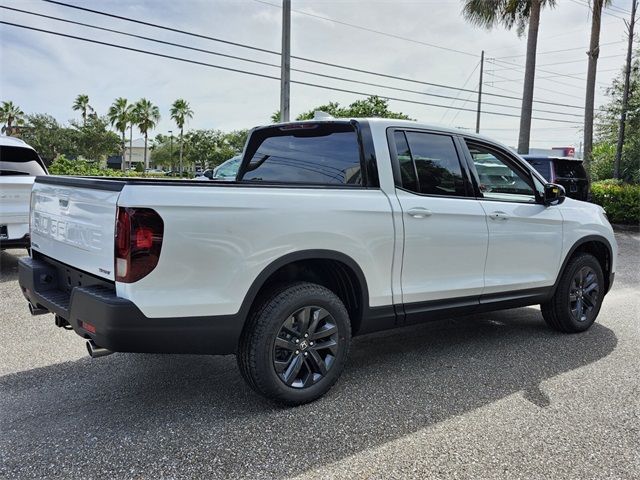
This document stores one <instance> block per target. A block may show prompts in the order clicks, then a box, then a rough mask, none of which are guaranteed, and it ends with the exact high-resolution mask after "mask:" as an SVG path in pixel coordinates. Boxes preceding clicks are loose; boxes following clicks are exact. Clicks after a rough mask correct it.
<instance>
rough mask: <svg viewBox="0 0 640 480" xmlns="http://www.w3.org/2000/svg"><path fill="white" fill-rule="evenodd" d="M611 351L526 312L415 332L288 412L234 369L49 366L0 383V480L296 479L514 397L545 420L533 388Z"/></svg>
mask: <svg viewBox="0 0 640 480" xmlns="http://www.w3.org/2000/svg"><path fill="white" fill-rule="evenodd" d="M77 340H78V341H81V340H80V339H79V338H78V339H77ZM43 341H44V339H43ZM616 343H617V339H616V336H615V334H614V333H613V332H612V331H611V330H609V329H608V328H605V327H603V326H601V325H599V324H597V323H596V324H595V325H594V326H593V328H592V329H591V330H589V331H588V332H586V333H583V334H579V335H561V334H557V333H554V332H552V331H550V330H548V329H547V328H546V326H545V325H544V323H543V321H542V319H541V316H540V312H539V310H537V309H534V308H523V309H517V310H510V311H504V312H496V313H491V314H486V315H481V316H475V317H465V318H461V319H456V320H449V321H443V322H437V323H432V324H427V325H421V326H413V327H409V328H405V329H402V330H396V331H392V332H386V333H379V334H375V335H371V336H367V337H361V338H357V339H355V341H354V344H353V348H352V352H351V357H350V361H349V363H348V366H347V369H346V371H345V372H344V375H343V377H342V379H341V380H340V381H339V382H338V384H337V385H336V386H335V387H334V389H333V390H332V391H331V392H330V393H329V394H328V395H327V396H326V397H324V398H322V399H320V400H319V401H317V402H315V403H313V404H310V405H305V406H302V407H298V408H294V409H282V408H278V407H274V406H272V405H271V404H269V403H267V402H265V401H263V400H261V399H260V398H259V397H257V396H256V395H255V394H254V393H253V392H252V391H251V390H250V389H249V388H248V387H247V386H246V385H245V384H244V383H243V381H242V379H241V378H240V374H239V372H238V369H237V368H236V364H235V359H234V358H233V357H206V356H157V355H134V354H115V355H112V356H109V357H105V358H102V359H97V360H90V359H88V358H87V359H83V360H79V361H75V362H68V363H63V364H58V365H52V366H49V367H45V368H40V369H35V370H30V371H26V372H21V373H17V374H12V375H7V376H5V377H2V378H0V412H1V413H0V432H1V433H0V452H2V453H0V458H1V459H2V461H1V462H0V476H4V475H7V474H9V475H8V476H11V474H13V475H16V476H17V477H20V478H24V477H42V476H47V477H50V478H51V477H56V476H57V477H60V478H65V477H66V478H68V477H70V476H82V474H81V472H82V469H83V468H86V469H87V471H89V472H91V474H92V475H95V476H100V475H101V474H107V475H108V476H109V478H115V477H121V476H122V477H145V478H158V477H160V476H163V477H172V478H176V477H184V478H187V477H193V476H208V477H214V476H215V477H226V478H234V477H240V476H247V477H254V478H257V477H263V478H274V477H284V476H288V475H295V474H297V473H301V472H303V471H306V470H308V469H313V468H314V467H316V466H320V465H324V464H327V463H330V462H333V461H336V460H339V459H341V458H344V457H347V456H349V455H352V454H354V453H356V452H359V451H362V450H364V449H368V448H371V447H375V446H377V445H380V444H383V443H385V442H387V441H389V440H392V439H395V438H399V437H402V436H404V435H407V434H409V433H412V432H415V431H417V430H419V429H422V428H424V427H426V426H429V425H432V424H435V423H437V422H440V421H443V420H446V419H447V418H450V417H452V416H455V415H459V414H462V413H464V412H467V411H469V410H472V409H476V408H479V407H482V406H483V405H487V404H490V403H492V402H495V401H497V400H500V399H502V398H504V397H506V396H508V395H511V394H514V393H516V392H521V393H522V394H523V396H524V398H526V399H527V400H528V401H530V402H532V404H534V405H536V408H545V407H547V406H549V405H551V404H553V398H549V397H548V396H547V395H546V394H545V393H544V391H543V389H542V388H541V387H540V382H542V381H544V380H546V379H548V378H551V377H554V376H556V375H559V374H562V373H563V372H567V371H571V370H574V369H577V368H580V367H582V366H584V365H587V364H589V363H592V362H596V361H598V360H599V359H601V358H603V357H605V356H607V355H608V354H609V353H611V352H612V351H613V350H614V349H615V347H616ZM3 470H4V473H3Z"/></svg>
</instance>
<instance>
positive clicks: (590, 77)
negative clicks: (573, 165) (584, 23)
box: [582, 0, 611, 172]
mask: <svg viewBox="0 0 640 480" xmlns="http://www.w3.org/2000/svg"><path fill="white" fill-rule="evenodd" d="M610 4H611V0H593V1H592V2H591V10H592V12H593V16H592V18H591V41H590V42H589V51H588V52H587V55H588V56H589V65H588V67H587V93H586V95H585V99H584V148H583V150H582V152H583V153H582V158H583V159H584V166H585V168H586V169H587V172H588V171H589V162H590V161H591V150H592V148H593V105H594V101H595V95H596V71H597V69H598V56H599V55H600V20H601V18H602V8H603V7H605V6H607V5H610Z"/></svg>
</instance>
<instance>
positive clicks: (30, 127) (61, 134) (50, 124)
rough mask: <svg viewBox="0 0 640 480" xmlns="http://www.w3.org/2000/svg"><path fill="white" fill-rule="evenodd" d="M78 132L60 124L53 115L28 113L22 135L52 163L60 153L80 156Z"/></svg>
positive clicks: (73, 156) (68, 155)
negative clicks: (77, 146) (77, 143)
mask: <svg viewBox="0 0 640 480" xmlns="http://www.w3.org/2000/svg"><path fill="white" fill-rule="evenodd" d="M77 133H78V132H77V130H75V129H72V128H66V127H63V126H62V125H60V124H59V123H58V121H57V120H56V119H55V118H53V117H52V116H51V115H47V114H45V113H35V114H32V115H27V117H26V121H25V127H24V128H23V129H22V131H21V134H20V136H21V137H22V139H23V140H24V141H25V142H27V143H28V144H29V145H31V146H32V147H33V148H35V149H36V151H37V152H38V153H39V154H40V156H41V157H42V158H43V159H44V160H45V162H47V163H50V162H52V161H53V159H54V158H56V157H57V156H58V155H66V156H67V157H69V158H75V157H77V156H78V152H77V148H76V141H77Z"/></svg>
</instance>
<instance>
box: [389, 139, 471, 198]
mask: <svg viewBox="0 0 640 480" xmlns="http://www.w3.org/2000/svg"><path fill="white" fill-rule="evenodd" d="M394 135H395V136H394V139H395V143H396V153H397V160H398V164H399V167H400V177H401V181H402V187H403V188H404V189H406V190H410V191H412V192H416V193H421V194H425V195H442V196H458V197H462V196H465V195H466V193H467V192H466V189H465V181H464V177H463V175H462V168H461V166H460V160H459V159H458V153H457V151H456V148H455V145H454V143H453V138H451V137H450V136H448V135H439V134H433V133H426V132H415V131H406V132H401V131H396V132H395V134H394Z"/></svg>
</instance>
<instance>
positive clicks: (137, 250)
mask: <svg viewBox="0 0 640 480" xmlns="http://www.w3.org/2000/svg"><path fill="white" fill-rule="evenodd" d="M163 234H164V222H163V221H162V218H161V217H160V215H158V213H157V212H156V211H155V210H152V209H150V208H125V207H119V208H118V220H117V223H116V237H115V271H116V281H117V282H124V283H133V282H137V281H138V280H140V279H141V278H144V277H146V276H147V275H149V273H151V272H152V271H153V269H154V268H156V265H157V264H158V260H159V259H160V250H161V248H162V237H163Z"/></svg>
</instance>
